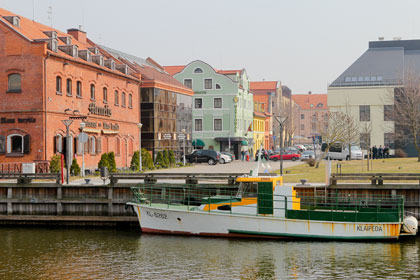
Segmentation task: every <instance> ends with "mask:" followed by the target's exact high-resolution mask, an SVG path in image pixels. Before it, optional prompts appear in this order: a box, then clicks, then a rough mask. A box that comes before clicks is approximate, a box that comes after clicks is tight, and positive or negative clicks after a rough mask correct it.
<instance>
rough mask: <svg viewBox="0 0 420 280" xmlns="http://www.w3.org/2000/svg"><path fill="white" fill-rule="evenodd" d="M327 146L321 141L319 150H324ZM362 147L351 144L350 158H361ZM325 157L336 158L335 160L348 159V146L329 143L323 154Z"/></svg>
mask: <svg viewBox="0 0 420 280" xmlns="http://www.w3.org/2000/svg"><path fill="white" fill-rule="evenodd" d="M326 147H327V144H326V143H322V146H321V151H322V152H324V151H325V149H326ZM362 155H363V153H362V149H360V147H359V146H356V145H352V146H351V158H352V159H362ZM325 159H337V160H343V159H345V160H349V159H350V156H349V149H348V146H347V145H345V144H342V143H335V144H334V145H331V147H330V149H329V151H328V153H327V154H326V155H325Z"/></svg>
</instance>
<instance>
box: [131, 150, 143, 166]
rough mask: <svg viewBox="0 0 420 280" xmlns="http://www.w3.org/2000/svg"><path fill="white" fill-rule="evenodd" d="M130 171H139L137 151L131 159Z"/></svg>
mask: <svg viewBox="0 0 420 280" xmlns="http://www.w3.org/2000/svg"><path fill="white" fill-rule="evenodd" d="M142 161H143V160H142ZM130 169H131V170H134V171H136V170H139V169H140V160H139V151H135V152H134V154H133V157H132V158H131V163H130Z"/></svg>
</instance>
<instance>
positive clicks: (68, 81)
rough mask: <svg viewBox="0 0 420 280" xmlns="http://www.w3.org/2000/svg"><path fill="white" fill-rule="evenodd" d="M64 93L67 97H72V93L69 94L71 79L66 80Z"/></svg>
mask: <svg viewBox="0 0 420 280" xmlns="http://www.w3.org/2000/svg"><path fill="white" fill-rule="evenodd" d="M66 86H67V87H66V92H67V95H68V96H71V95H72V92H71V79H67V80H66Z"/></svg>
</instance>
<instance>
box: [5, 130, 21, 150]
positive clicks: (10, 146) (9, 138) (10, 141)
mask: <svg viewBox="0 0 420 280" xmlns="http://www.w3.org/2000/svg"><path fill="white" fill-rule="evenodd" d="M14 136H20V138H22V149H21V153H22V154H23V146H24V143H23V142H24V141H23V135H21V134H10V135H7V140H6V141H7V150H6V153H8V154H11V153H12V137H14Z"/></svg>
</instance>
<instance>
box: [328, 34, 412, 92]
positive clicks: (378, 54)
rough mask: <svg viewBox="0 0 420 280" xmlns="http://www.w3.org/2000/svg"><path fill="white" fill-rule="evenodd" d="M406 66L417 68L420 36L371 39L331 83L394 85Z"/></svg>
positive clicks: (334, 85)
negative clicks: (354, 59)
mask: <svg viewBox="0 0 420 280" xmlns="http://www.w3.org/2000/svg"><path fill="white" fill-rule="evenodd" d="M406 70H409V71H419V70H420V40H393V41H373V42H369V48H368V50H367V51H365V52H364V53H363V54H362V55H361V56H360V57H359V58H358V59H357V60H356V61H355V62H354V63H353V64H352V65H350V67H349V68H347V69H346V70H345V71H344V72H343V73H342V74H341V75H340V76H339V77H338V78H337V79H336V80H335V81H334V82H333V83H331V84H330V87H351V86H378V85H397V84H400V80H401V79H402V76H403V73H404V71H406Z"/></svg>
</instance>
